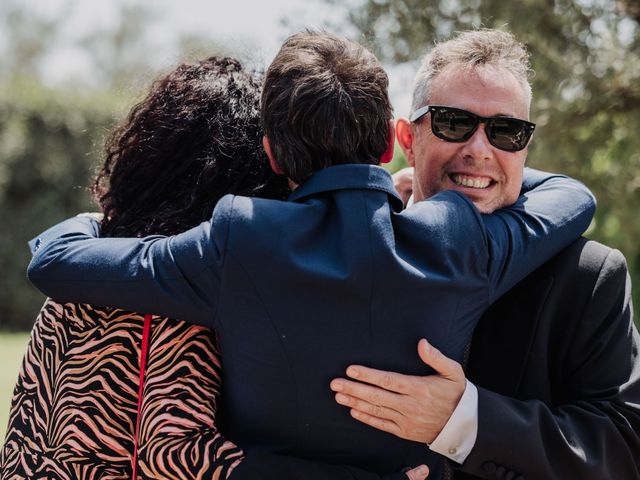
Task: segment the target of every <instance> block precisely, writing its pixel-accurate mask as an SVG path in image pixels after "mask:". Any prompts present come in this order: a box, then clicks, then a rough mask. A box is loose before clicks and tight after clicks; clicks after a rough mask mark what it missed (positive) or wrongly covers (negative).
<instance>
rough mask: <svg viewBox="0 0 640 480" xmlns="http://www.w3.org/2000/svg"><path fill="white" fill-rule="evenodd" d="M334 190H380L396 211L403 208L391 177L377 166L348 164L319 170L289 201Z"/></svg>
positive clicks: (295, 191)
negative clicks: (387, 197)
mask: <svg viewBox="0 0 640 480" xmlns="http://www.w3.org/2000/svg"><path fill="white" fill-rule="evenodd" d="M334 190H379V191H382V192H385V193H386V194H387V195H388V196H389V203H390V204H391V206H392V208H393V210H394V211H396V212H400V211H402V208H403V204H402V200H401V199H400V197H399V196H398V194H397V193H396V190H395V189H394V187H393V180H392V178H391V175H390V174H389V172H387V171H386V170H385V169H384V168H382V167H378V166H376V165H361V164H346V165H336V166H333V167H329V168H325V169H323V170H319V171H317V172H316V173H314V174H313V175H312V176H311V178H309V179H308V180H307V181H306V182H304V183H303V184H301V185H300V186H299V187H298V188H296V189H295V190H294V191H293V192H291V195H289V199H288V200H289V201H293V202H298V201H301V200H303V199H305V198H308V197H312V196H314V195H317V194H318V193H324V192H330V191H334Z"/></svg>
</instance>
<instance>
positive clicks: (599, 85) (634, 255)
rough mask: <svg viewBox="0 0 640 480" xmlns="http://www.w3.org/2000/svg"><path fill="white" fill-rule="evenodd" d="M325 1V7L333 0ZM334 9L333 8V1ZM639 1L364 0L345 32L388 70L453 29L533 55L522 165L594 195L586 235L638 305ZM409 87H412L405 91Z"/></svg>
mask: <svg viewBox="0 0 640 480" xmlns="http://www.w3.org/2000/svg"><path fill="white" fill-rule="evenodd" d="M332 3H333V2H332ZM336 4H337V2H336ZM639 5H640V4H638V3H637V1H636V0H620V1H618V2H615V1H613V0H523V1H519V2H504V1H502V0H482V1H480V0H456V1H448V0H427V1H425V0H366V1H363V2H359V3H356V4H354V3H352V4H350V7H349V11H348V12H347V18H348V25H347V26H346V27H345V28H346V29H347V31H349V30H351V29H353V28H355V29H356V31H358V32H359V33H360V35H361V40H362V41H364V42H365V43H367V44H369V45H371V46H372V48H373V49H374V50H375V51H376V52H377V54H378V55H379V56H380V58H381V59H382V60H383V61H385V62H388V63H391V64H398V63H405V62H412V63H414V64H415V69H416V70H417V66H418V60H419V59H420V58H421V57H422V56H423V55H424V54H425V53H426V52H427V51H428V50H429V48H430V46H431V45H433V43H434V41H438V40H444V39H446V38H448V37H450V36H451V35H452V34H453V33H454V32H455V31H460V30H465V29H470V28H478V27H486V28H506V29H508V30H510V31H511V32H513V33H514V34H515V35H516V37H517V38H518V39H520V40H521V41H522V42H524V43H525V44H526V45H527V46H528V48H529V50H530V51H531V62H532V67H533V70H534V72H535V74H534V75H533V77H532V82H533V91H534V101H533V104H532V113H531V116H532V119H533V121H534V122H536V123H537V124H538V128H537V129H536V135H535V140H534V142H533V143H532V147H531V149H530V153H529V165H531V166H534V167H539V168H542V169H548V170H551V171H554V170H555V171H561V172H565V173H567V174H569V175H572V176H575V177H577V178H579V179H581V180H583V181H584V182H585V183H586V184H587V185H589V187H590V188H591V189H592V190H593V191H594V193H595V194H596V196H597V198H598V212H597V214H596V218H595V222H594V224H593V225H592V229H591V230H590V232H589V233H588V234H589V236H590V237H591V238H594V239H596V240H599V241H601V242H603V243H606V244H608V245H610V246H613V247H616V248H619V249H620V250H621V251H622V252H623V253H624V254H625V256H626V257H627V260H628V263H629V269H630V272H631V275H632V278H633V281H634V285H635V286H634V303H635V304H636V305H640V244H639V243H638V241H637V238H639V237H640V215H639V214H638V212H639V211H640V135H638V133H637V132H638V131H640V130H638V129H639V128H640V25H639V21H640V6H639ZM407 88H411V87H410V86H407Z"/></svg>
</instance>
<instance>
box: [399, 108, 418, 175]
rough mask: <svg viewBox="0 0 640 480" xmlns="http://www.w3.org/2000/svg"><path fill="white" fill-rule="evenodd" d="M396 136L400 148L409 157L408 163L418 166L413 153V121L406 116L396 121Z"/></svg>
mask: <svg viewBox="0 0 640 480" xmlns="http://www.w3.org/2000/svg"><path fill="white" fill-rule="evenodd" d="M396 138H397V139H398V143H399V144H400V148H401V149H402V151H403V152H404V156H405V157H407V163H408V164H409V166H411V167H415V166H416V158H415V155H414V153H413V128H412V126H411V122H410V121H409V120H408V119H406V118H399V119H398V121H397V122H396Z"/></svg>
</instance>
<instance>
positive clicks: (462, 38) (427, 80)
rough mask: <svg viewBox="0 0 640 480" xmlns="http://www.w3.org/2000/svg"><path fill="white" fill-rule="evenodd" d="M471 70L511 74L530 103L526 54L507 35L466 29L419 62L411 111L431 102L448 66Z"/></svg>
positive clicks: (499, 32)
mask: <svg viewBox="0 0 640 480" xmlns="http://www.w3.org/2000/svg"><path fill="white" fill-rule="evenodd" d="M452 66H455V67H459V68H466V69H474V68H478V67H484V66H488V67H495V68H502V69H504V70H506V71H508V72H510V73H511V74H512V75H513V76H514V77H515V79H516V80H517V81H518V83H519V84H520V85H521V87H522V89H523V90H522V91H523V92H524V93H525V96H526V100H527V102H528V104H529V103H531V85H530V83H529V79H528V76H529V73H530V72H531V69H530V66H529V53H528V52H527V49H526V47H525V46H524V45H523V44H522V43H520V42H518V41H517V40H516V38H515V37H514V36H513V35H512V34H511V33H509V32H505V31H502V30H492V29H478V30H468V31H465V32H462V33H460V34H458V35H457V36H455V37H454V38H452V39H451V40H447V41H446V42H442V43H439V44H437V45H436V46H435V47H434V48H433V50H431V51H430V52H429V53H428V54H427V55H425V57H424V58H423V59H422V64H421V66H420V69H419V70H418V73H417V74H416V78H415V81H414V88H413V100H412V103H411V111H412V112H415V111H416V110H417V109H419V108H420V107H422V106H424V105H426V104H428V102H430V96H431V89H432V85H433V81H434V79H435V78H436V77H437V76H438V74H440V73H441V72H442V71H444V70H445V69H447V68H449V67H452Z"/></svg>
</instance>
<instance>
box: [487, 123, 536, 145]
mask: <svg viewBox="0 0 640 480" xmlns="http://www.w3.org/2000/svg"><path fill="white" fill-rule="evenodd" d="M487 134H488V135H489V140H490V142H491V144H493V145H494V146H496V147H498V148H500V149H502V150H506V151H508V152H516V151H518V150H522V149H523V148H524V147H526V146H527V143H528V142H529V138H530V137H531V130H530V129H528V128H527V124H526V123H525V122H523V121H521V120H518V119H515V118H499V117H498V118H493V119H491V121H490V122H489V124H488V125H487Z"/></svg>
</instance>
